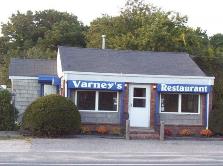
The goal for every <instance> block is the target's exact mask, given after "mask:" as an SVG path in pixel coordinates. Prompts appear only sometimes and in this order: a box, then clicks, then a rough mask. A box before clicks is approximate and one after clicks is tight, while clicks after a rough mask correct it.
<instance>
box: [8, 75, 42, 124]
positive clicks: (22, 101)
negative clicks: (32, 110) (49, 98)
mask: <svg viewBox="0 0 223 166" xmlns="http://www.w3.org/2000/svg"><path fill="white" fill-rule="evenodd" d="M12 90H14V91H15V93H16V97H15V106H16V108H17V109H18V111H19V120H21V115H22V113H23V112H24V111H25V109H26V108H27V106H28V105H29V104H30V103H32V102H33V101H34V100H36V99H37V98H38V97H39V96H40V84H38V80H31V79H29V80H22V79H21V80H20V79H16V80H12Z"/></svg>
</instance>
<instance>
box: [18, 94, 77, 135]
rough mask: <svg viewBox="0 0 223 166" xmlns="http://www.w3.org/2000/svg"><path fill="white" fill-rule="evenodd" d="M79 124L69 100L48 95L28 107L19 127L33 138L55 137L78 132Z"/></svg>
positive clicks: (75, 110) (75, 108)
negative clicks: (33, 136)
mask: <svg viewBox="0 0 223 166" xmlns="http://www.w3.org/2000/svg"><path fill="white" fill-rule="evenodd" d="M80 123H81V118H80V113H79V111H78V110H77V107H76V106H75V105H74V104H73V102H72V101H71V100H69V99H67V98H65V97H62V96H59V95H48V96H44V97H40V98H38V99H37V100H36V101H34V102H33V103H31V104H30V105H29V106H28V108H27V109H26V111H25V113H24V116H23V119H22V126H21V127H22V129H23V130H24V131H29V132H31V134H32V135H35V136H47V137H56V136H62V135H65V134H69V133H72V132H76V131H79V129H80Z"/></svg>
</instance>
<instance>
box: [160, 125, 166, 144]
mask: <svg viewBox="0 0 223 166" xmlns="http://www.w3.org/2000/svg"><path fill="white" fill-rule="evenodd" d="M164 136H165V135H164V121H161V122H160V141H164Z"/></svg>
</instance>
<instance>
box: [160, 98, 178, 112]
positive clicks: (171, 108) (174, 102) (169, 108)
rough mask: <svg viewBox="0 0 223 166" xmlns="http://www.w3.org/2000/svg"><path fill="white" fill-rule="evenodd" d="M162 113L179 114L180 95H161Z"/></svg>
mask: <svg viewBox="0 0 223 166" xmlns="http://www.w3.org/2000/svg"><path fill="white" fill-rule="evenodd" d="M161 112H178V94H162V95H161Z"/></svg>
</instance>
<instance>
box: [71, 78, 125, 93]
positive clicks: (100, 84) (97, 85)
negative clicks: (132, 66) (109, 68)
mask: <svg viewBox="0 0 223 166" xmlns="http://www.w3.org/2000/svg"><path fill="white" fill-rule="evenodd" d="M124 85H125V83H124V82H108V81H88V80H87V81H86V80H68V81H67V86H68V88H73V89H95V90H111V91H122V90H123V89H124Z"/></svg>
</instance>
